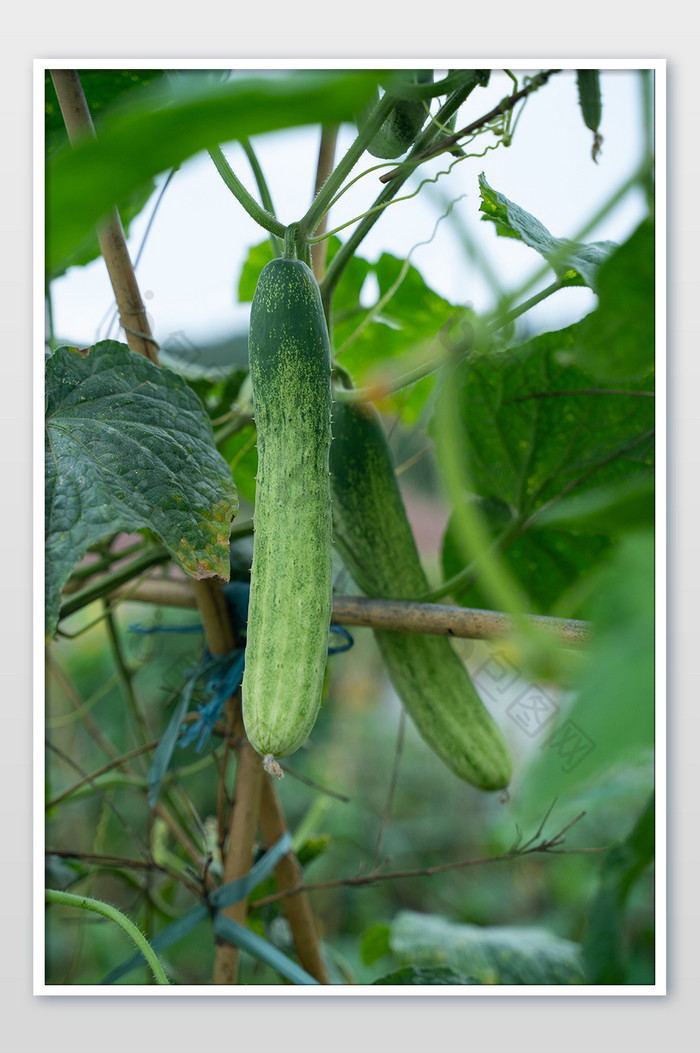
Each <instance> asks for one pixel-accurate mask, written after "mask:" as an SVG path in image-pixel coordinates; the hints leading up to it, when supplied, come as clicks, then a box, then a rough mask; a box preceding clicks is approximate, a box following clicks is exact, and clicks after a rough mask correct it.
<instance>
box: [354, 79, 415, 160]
mask: <svg viewBox="0 0 700 1053" xmlns="http://www.w3.org/2000/svg"><path fill="white" fill-rule="evenodd" d="M405 79H406V80H407V81H408V82H409V83H410V84H425V83H430V82H431V81H432V79H433V71H432V70H431V69H428V70H425V69H419V70H410V71H407V74H406V77H405ZM399 90H400V82H399V85H397V92H398V91H399ZM378 101H379V94H378V93H377V94H376V95H375V98H374V102H373V104H372V105H374V106H376V104H377V102H378ZM372 105H370V106H369V107H368V108H367V110H366V111H365V112H364V113H363V114H362V115H360V116H359V117H358V127H362V125H363V124H364V121H365V120H366V117H367V113H369V112H370V111H371V109H372ZM427 117H428V107H427V106H426V103H425V102H424V101H423V100H422V99H399V100H398V102H397V103H396V106H395V107H394V109H393V110H392V111H391V113H390V114H389V116H388V117H387V119H386V120H385V121H384V123H383V124H382V126H381V128H380V129H379V131H378V132H377V134H376V135H375V136H374V138H373V139H372V141H371V143H370V144H369V146H368V147H367V150H368V152H369V153H370V154H372V156H373V157H380V158H387V159H393V158H396V157H401V156H402V155H403V154H405V153H406V151H407V150H410V148H411V147H412V146H413V144H414V142H415V140H416V136H417V135H418V133H419V131H420V130H421V128H422V127H423V125H424V124H425V122H426V119H427Z"/></svg>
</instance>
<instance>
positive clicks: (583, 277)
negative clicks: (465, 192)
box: [479, 172, 617, 290]
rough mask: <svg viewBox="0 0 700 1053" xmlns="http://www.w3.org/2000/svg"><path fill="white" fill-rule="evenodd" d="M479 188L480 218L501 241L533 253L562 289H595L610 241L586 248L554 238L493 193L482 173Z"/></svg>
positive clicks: (612, 246)
mask: <svg viewBox="0 0 700 1053" xmlns="http://www.w3.org/2000/svg"><path fill="white" fill-rule="evenodd" d="M479 186H480V188H481V206H480V211H481V212H483V213H484V215H483V216H482V217H481V218H482V219H484V220H490V221H491V222H493V223H494V224H495V226H496V233H497V234H499V235H501V237H506V238H515V239H516V240H517V241H522V242H524V244H525V245H529V246H530V248H531V249H535V251H536V252H539V254H540V255H541V256H544V258H545V259H546V260H547V262H548V263H549V264H551V266H552V267H553V269H554V271H555V272H556V274H557V276H558V277H559V278H560V279H561V280H562V282H563V284H564V285H588V286H590V288H591V289H594V290H595V289H596V287H597V279H598V271H599V269H600V267H601V264H602V263H603V262H604V261H605V260H606V259H607V258H608V257H609V256H610V254H611V253H612V252H614V250H615V249H616V248H617V246H616V244H615V242H614V241H591V242H588V243H586V244H581V243H580V242H575V241H569V239H568V238H555V237H554V236H553V235H552V234H550V233H549V231H548V230H547V228H546V227H545V226H544V224H543V223H540V221H539V219H535V217H534V216H532V215H530V213H529V212H526V211H525V209H524V208H521V207H520V205H516V204H515V203H514V202H513V201H509V200H508V198H507V197H506V196H505V194H501V193H499V192H498V191H497V190H493V189H492V188H491V187H490V186H489V184H488V183H487V182H486V179H485V177H484V174H483V172H482V173H481V175H480V176H479Z"/></svg>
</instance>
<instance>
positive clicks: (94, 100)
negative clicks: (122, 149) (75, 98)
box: [44, 69, 165, 157]
mask: <svg viewBox="0 0 700 1053" xmlns="http://www.w3.org/2000/svg"><path fill="white" fill-rule="evenodd" d="M78 75H79V77H80V83H81V85H82V88H83V93H84V94H85V101H86V102H87V104H88V109H89V110H90V116H91V117H92V121H93V124H94V125H95V129H96V131H97V132H98V133H99V129H100V125H101V123H102V121H103V119H104V117H105V114H108V113H109V112H110V111H111V110H114V108H115V106H118V105H120V104H123V103H124V102H125V101H126V100H127V99H130V98H131V97H132V96H133V95H134V93H137V92H138V91H139V90H140V89H142V88H145V87H146V86H147V85H149V84H153V82H154V81H159V80H160V81H162V80H163V79H164V77H165V72H164V71H163V70H162V69H81V70H78ZM44 88H45V97H46V111H45V128H46V153H47V156H48V157H51V156H52V155H53V154H54V153H55V152H56V150H58V149H60V148H61V147H63V146H65V145H66V143H67V142H68V135H67V133H66V127H65V124H64V121H63V116H62V114H61V108H60V106H59V103H58V98H57V96H56V89H55V88H54V85H53V80H52V78H51V74H50V73H48V72H47V73H46V74H45V75H44Z"/></svg>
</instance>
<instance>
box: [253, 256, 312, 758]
mask: <svg viewBox="0 0 700 1053" xmlns="http://www.w3.org/2000/svg"><path fill="white" fill-rule="evenodd" d="M249 355H250V376H251V381H252V387H253V407H254V412H255V423H256V427H257V444H258V472H257V487H256V497H255V533H254V540H253V565H252V571H251V587H250V605H249V610H248V628H247V641H246V651H245V670H244V674H243V683H242V709H243V721H244V724H245V729H246V734H247V735H248V738H249V740H250V742H251V744H252V745H253V747H254V748H255V749H256V750H257V751H258V753H260V754H262V755H263V756H265V755H267V754H272V755H273V757H287V756H289V754H291V753H294V752H295V750H297V749H298V748H299V746H301V745H302V743H304V742H305V741H306V739H307V738H308V737H309V734H310V733H311V730H312V728H313V726H314V724H315V722H316V717H317V716H318V711H319V709H320V706H321V694H322V690H323V677H324V672H325V667H326V660H327V657H328V630H329V625H330V618H331V602H332V599H331V590H332V580H331V551H332V524H331V511H330V478H329V464H328V457H329V447H330V438H331V430H330V429H331V424H330V418H331V364H330V343H329V339H328V330H327V327H326V320H325V317H324V314H323V308H322V305H321V296H320V292H319V288H318V285H317V283H316V280H315V278H314V276H313V274H312V272H311V270H310V269H309V267H308V266H307V265H306V264H305V263H302V262H301V261H299V260H289V259H275V260H272V261H271V262H270V263H268V264H267V265H266V266H265V267H264V268H263V270H262V272H261V274H260V278H259V279H258V285H257V289H256V292H255V296H254V298H253V303H252V307H251V316H250V338H249Z"/></svg>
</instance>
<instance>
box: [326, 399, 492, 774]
mask: <svg viewBox="0 0 700 1053" xmlns="http://www.w3.org/2000/svg"><path fill="white" fill-rule="evenodd" d="M331 489H332V497H333V519H334V526H335V541H336V547H337V549H338V551H339V552H340V554H341V556H342V557H343V561H344V563H345V565H346V566H347V568H348V570H349V571H350V573H351V574H352V576H353V578H354V579H355V581H356V583H357V585H358V586H359V587H360V588H361V589H362V590H363V592H365V593H367V594H368V595H370V596H375V597H385V598H393V599H412V598H415V597H416V596H418V595H420V594H421V593H424V592H426V591H427V589H428V583H427V581H426V578H425V574H424V573H423V569H422V567H421V564H420V559H419V556H418V551H417V549H416V544H415V540H414V538H413V532H412V530H411V527H410V524H409V522H408V519H407V517H406V511H405V508H404V505H403V500H402V498H401V492H400V490H399V487H398V484H397V482H396V476H395V473H394V468H393V463H392V457H391V452H390V450H389V446H388V444H387V441H386V436H385V433H384V428H383V427H382V424H381V421H380V419H379V415H378V413H377V412H376V410H375V409H374V407H373V406H371V405H369V404H367V403H350V402H342V401H337V402H335V403H334V407H333V443H332V446H331ZM375 638H376V640H377V644H378V645H379V650H380V652H381V654H382V658H383V660H384V664H385V666H386V669H387V672H388V674H389V677H390V679H391V681H392V683H393V685H394V688H395V689H396V692H397V694H398V695H399V697H400V698H401V701H402V702H403V704H404V707H405V708H406V710H407V712H408V713H409V715H410V717H411V718H412V720H413V722H414V724H415V726H416V728H417V729H418V731H419V733H420V735H421V736H422V737H423V739H425V741H426V742H427V743H428V745H429V746H430V747H431V748H432V749H433V750H434V751H435V753H436V754H437V755H438V756H439V757H440V758H441V759H442V760H443V761H444V762H445V764H447V766H448V767H449V768H451V769H452V771H453V772H455V774H456V775H458V776H459V777H460V778H462V779H464V780H465V781H466V782H468V783H470V784H471V785H473V786H476V787H478V788H479V789H482V790H498V789H501V788H502V787H504V786H506V785H507V784H508V782H509V780H510V777H511V773H512V764H511V758H510V753H509V751H508V747H507V746H506V743H505V741H504V739H503V737H502V735H501V733H500V731H499V730H498V728H497V727H496V725H495V723H494V722H493V720H492V719H491V716H490V715H489V713H488V712H487V710H486V708H485V707H484V705H483V703H482V702H481V699H480V698H479V696H478V694H477V692H476V689H475V687H474V685H473V684H472V682H471V679H470V678H469V674H468V673H467V671H466V669H465V667H464V665H463V664H462V662H461V660H460V659H459V657H458V655H457V654H456V652H455V651H454V649H453V648H452V645H451V643H450V641H449V640H448V639H447V638H446V637H443V636H423V635H418V634H410V633H400V632H389V631H387V630H375Z"/></svg>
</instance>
